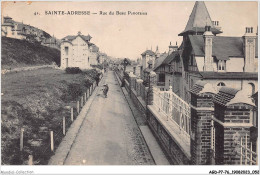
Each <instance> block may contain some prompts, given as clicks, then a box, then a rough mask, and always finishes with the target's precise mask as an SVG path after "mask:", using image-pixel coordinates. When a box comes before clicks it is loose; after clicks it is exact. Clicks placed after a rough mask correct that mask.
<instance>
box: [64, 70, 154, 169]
mask: <svg viewBox="0 0 260 175" xmlns="http://www.w3.org/2000/svg"><path fill="white" fill-rule="evenodd" d="M105 83H107V84H108V86H109V92H108V98H104V96H103V94H102V85H103V84H105ZM97 88H98V89H97V91H98V92H97V94H96V96H95V97H94V100H93V102H92V104H91V106H90V108H89V110H88V111H87V113H86V114H85V115H86V117H85V119H84V121H83V123H82V126H81V128H80V130H79V133H78V134H77V137H76V139H75V141H74V143H73V145H72V147H71V150H70V152H69V154H68V156H67V158H66V160H65V161H64V164H66V165H84V164H85V165H141V164H145V165H147V164H148V165H150V164H154V161H153V159H152V156H151V154H150V152H149V150H148V148H147V145H146V143H145V141H144V138H143V137H142V134H141V132H140V130H139V128H138V126H137V124H136V122H135V120H134V118H133V115H132V112H131V110H130V108H129V106H128V103H127V101H126V100H125V97H124V96H123V93H122V90H121V88H120V86H119V84H118V82H117V80H116V77H115V76H114V73H113V72H112V71H109V72H108V74H107V75H105V76H104V79H103V82H101V83H100V85H99V87H97Z"/></svg>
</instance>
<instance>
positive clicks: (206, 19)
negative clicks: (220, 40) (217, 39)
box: [179, 1, 222, 36]
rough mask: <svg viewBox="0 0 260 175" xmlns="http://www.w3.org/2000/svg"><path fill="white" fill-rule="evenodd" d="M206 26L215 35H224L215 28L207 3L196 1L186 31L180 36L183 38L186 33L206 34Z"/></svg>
mask: <svg viewBox="0 0 260 175" xmlns="http://www.w3.org/2000/svg"><path fill="white" fill-rule="evenodd" d="M206 25H207V26H211V28H212V33H213V34H218V33H222V32H221V31H220V30H218V29H216V28H215V27H214V25H213V23H212V21H211V18H210V15H209V12H208V10H207V7H206V5H205V3H204V2H203V1H196V2H195V5H194V7H193V10H192V12H191V14H190V17H189V20H188V23H187V25H186V27H185V30H184V31H183V32H181V33H180V34H179V36H183V35H184V34H186V33H196V32H200V33H201V32H204V31H205V26H206Z"/></svg>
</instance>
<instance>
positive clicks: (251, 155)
mask: <svg viewBox="0 0 260 175" xmlns="http://www.w3.org/2000/svg"><path fill="white" fill-rule="evenodd" d="M252 152H253V150H252V142H251V143H250V165H252V164H253V162H252V160H253V153H252Z"/></svg>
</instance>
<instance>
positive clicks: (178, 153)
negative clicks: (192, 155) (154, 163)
mask: <svg viewBox="0 0 260 175" xmlns="http://www.w3.org/2000/svg"><path fill="white" fill-rule="evenodd" d="M147 122H148V126H149V128H150V129H151V131H152V133H153V135H154V136H155V137H156V139H157V141H158V143H159V144H160V146H161V148H162V149H163V151H164V152H165V155H166V156H167V157H168V159H169V160H170V163H171V164H173V165H189V164H190V159H189V158H188V157H187V156H186V155H185V153H183V151H182V149H181V148H180V146H179V145H178V144H176V142H175V140H174V138H173V137H172V136H171V135H170V134H169V133H168V132H167V129H166V128H165V127H164V126H163V125H162V124H161V123H160V121H159V120H158V119H157V117H156V116H154V114H153V113H152V112H151V111H150V110H149V109H148V110H147Z"/></svg>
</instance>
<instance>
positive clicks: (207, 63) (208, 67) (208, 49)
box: [203, 26, 214, 71]
mask: <svg viewBox="0 0 260 175" xmlns="http://www.w3.org/2000/svg"><path fill="white" fill-rule="evenodd" d="M213 36H214V35H213V33H212V32H211V26H205V32H204V34H203V37H204V45H205V46H204V47H205V48H204V52H205V58H204V69H203V70H204V71H213V57H212V40H213Z"/></svg>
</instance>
